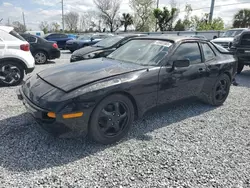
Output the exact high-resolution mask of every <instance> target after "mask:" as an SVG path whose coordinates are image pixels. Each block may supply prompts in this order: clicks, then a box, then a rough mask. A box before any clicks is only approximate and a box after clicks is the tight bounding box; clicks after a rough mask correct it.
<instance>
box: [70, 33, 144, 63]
mask: <svg viewBox="0 0 250 188" xmlns="http://www.w3.org/2000/svg"><path fill="white" fill-rule="evenodd" d="M138 36H143V34H122V35H116V36H112V37H108V38H105V39H103V40H101V41H100V42H98V43H96V44H94V45H92V46H87V47H84V48H81V49H79V50H76V51H75V52H74V53H73V54H72V55H71V58H70V62H76V61H81V60H85V59H93V58H99V57H106V56H108V55H109V54H111V53H112V52H113V51H115V49H117V48H119V47H120V46H122V45H123V44H125V43H126V42H127V41H128V40H129V39H131V38H133V37H138Z"/></svg>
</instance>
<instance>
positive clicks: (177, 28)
mask: <svg viewBox="0 0 250 188" xmlns="http://www.w3.org/2000/svg"><path fill="white" fill-rule="evenodd" d="M174 30H175V31H185V25H184V23H183V22H182V20H181V19H179V20H178V21H177V23H176V25H175V27H174Z"/></svg>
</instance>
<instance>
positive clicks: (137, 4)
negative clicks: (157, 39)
mask: <svg viewBox="0 0 250 188" xmlns="http://www.w3.org/2000/svg"><path fill="white" fill-rule="evenodd" d="M129 4H130V7H131V8H132V10H133V11H134V13H135V15H134V25H135V29H136V30H137V31H145V32H146V31H149V30H151V28H154V25H155V18H154V15H153V9H154V8H153V7H154V5H155V0H130V1H129Z"/></svg>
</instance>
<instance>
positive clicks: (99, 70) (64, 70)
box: [38, 58, 147, 92]
mask: <svg viewBox="0 0 250 188" xmlns="http://www.w3.org/2000/svg"><path fill="white" fill-rule="evenodd" d="M143 69H147V67H145V66H140V65H136V64H132V63H121V62H119V61H116V60H112V59H107V58H98V59H90V60H85V61H79V62H77V63H74V64H67V65H62V66H57V67H53V68H50V69H46V70H44V71H42V72H40V73H38V76H39V77H40V78H41V79H42V80H44V81H46V82H47V83H49V84H51V85H52V86H54V87H56V88H58V89H60V90H63V91H64V92H70V91H72V90H74V89H77V88H79V87H81V86H85V85H88V84H91V83H93V82H96V81H99V80H102V79H105V78H110V77H113V76H117V75H121V74H125V73H129V72H133V71H137V70H143Z"/></svg>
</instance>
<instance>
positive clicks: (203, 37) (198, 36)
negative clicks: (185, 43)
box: [191, 35, 207, 40]
mask: <svg viewBox="0 0 250 188" xmlns="http://www.w3.org/2000/svg"><path fill="white" fill-rule="evenodd" d="M191 37H194V38H199V39H204V40H207V38H206V37H205V36H203V35H192V36H191Z"/></svg>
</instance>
